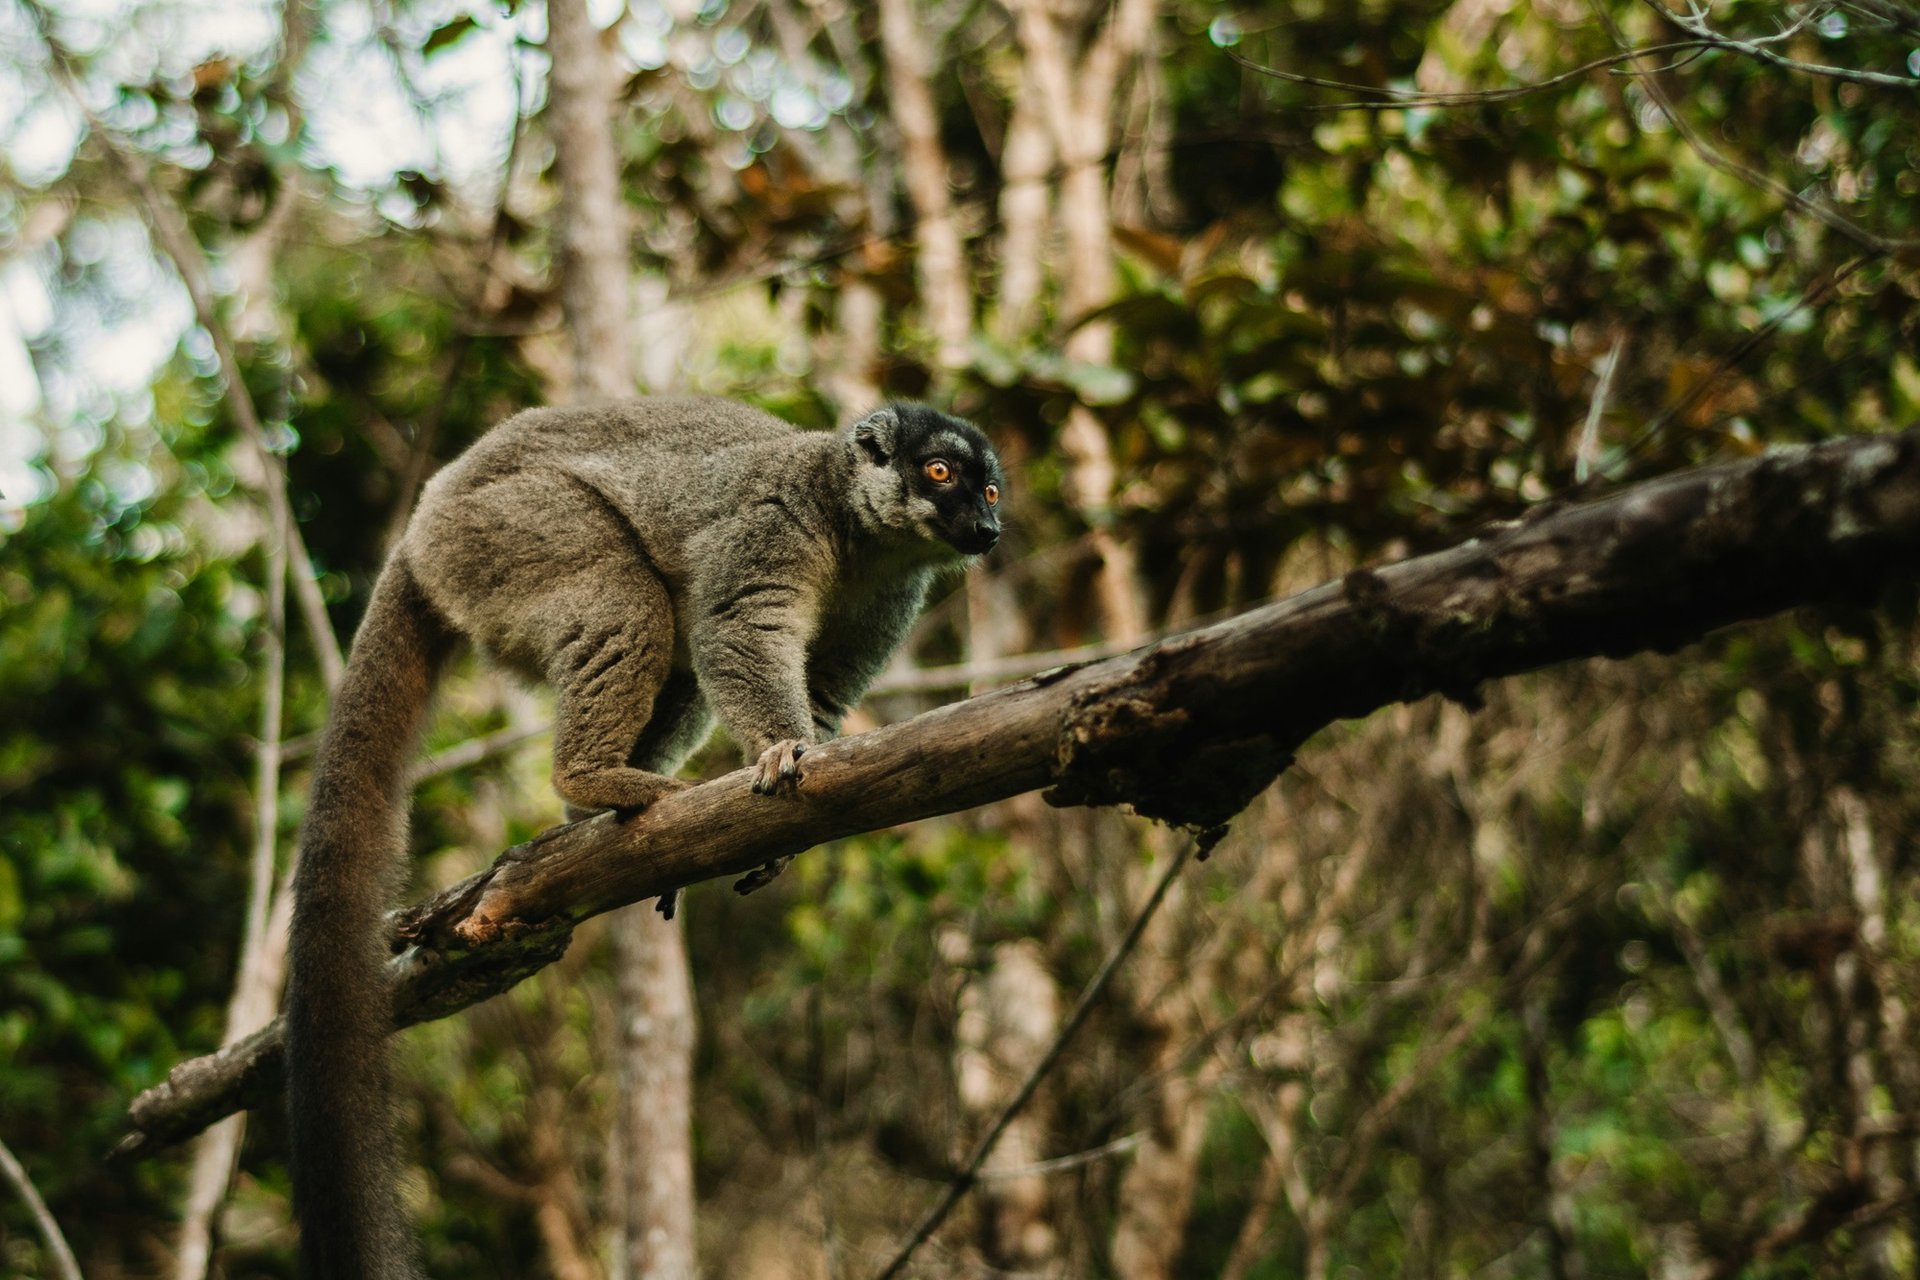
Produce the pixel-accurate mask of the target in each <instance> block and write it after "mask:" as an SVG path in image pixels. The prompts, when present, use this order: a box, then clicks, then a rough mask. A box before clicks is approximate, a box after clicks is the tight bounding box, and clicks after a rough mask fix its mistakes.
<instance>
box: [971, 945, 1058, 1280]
mask: <svg viewBox="0 0 1920 1280" xmlns="http://www.w3.org/2000/svg"><path fill="white" fill-rule="evenodd" d="M1059 1024H1060V997H1059V992H1058V990H1057V989H1056V988H1055V986H1054V983H1053V975H1052V974H1050V973H1048V972H1047V966H1046V963H1045V961H1044V959H1043V958H1042V956H1041V952H1040V948H1039V947H1038V946H1037V945H1036V944H1035V943H1034V942H1032V941H1031V940H1029V939H1022V940H1019V941H1015V942H1003V943H1001V944H999V945H998V946H996V947H994V949H993V960H992V963H991V964H990V965H989V967H988V969H987V972H986V973H985V974H983V975H981V976H980V977H978V978H975V979H973V980H972V981H970V982H968V984H967V986H966V988H965V989H964V990H963V991H962V992H961V995H960V1021H959V1026H958V1027H957V1028H956V1039H957V1041H958V1044H957V1047H956V1050H955V1053H954V1074H955V1075H956V1076H957V1077H958V1079H959V1094H960V1104H961V1106H963V1107H965V1108H966V1110H967V1113H968V1114H969V1115H970V1116H971V1117H972V1118H973V1119H974V1121H975V1125H976V1128H977V1129H980V1130H984V1129H985V1128H986V1126H987V1125H988V1124H990V1123H992V1121H993V1120H994V1118H995V1117H996V1116H998V1115H999V1114H1000V1111H1001V1109H1002V1108H1003V1107H1005V1106H1006V1104H1007V1102H1008V1100H1009V1099H1010V1098H1012V1097H1013V1094H1014V1091H1015V1090H1017V1089H1018V1088H1019V1087H1020V1085H1021V1083H1022V1082H1023V1081H1024V1080H1025V1079H1026V1078H1027V1076H1028V1075H1030V1074H1031V1073H1032V1072H1033V1069H1034V1067H1035V1065H1036V1064H1038V1063H1039V1061H1040V1058H1041V1056H1042V1055H1043V1054H1045V1053H1046V1051H1047V1046H1048V1045H1050V1044H1052V1043H1053V1039H1054V1036H1055V1034H1056V1033H1057V1032H1058V1031H1059ZM1046 1132H1047V1125H1046V1116H1045V1112H1044V1111H1042V1110H1041V1109H1040V1108H1038V1107H1033V1106H1030V1107H1028V1108H1027V1109H1026V1110H1025V1111H1023V1112H1022V1113H1021V1114H1020V1115H1019V1116H1018V1117H1017V1118H1015V1119H1014V1121H1013V1122H1012V1123H1011V1124H1009V1125H1008V1126H1007V1129H1006V1132H1005V1133H1003V1134H1002V1135H1001V1137H1000V1142H999V1144H998V1145H997V1146H995V1147H994V1149H993V1152H992V1154H990V1155H989V1156H988V1157H987V1161H986V1164H985V1165H984V1166H983V1167H982V1173H983V1174H984V1175H985V1176H986V1178H987V1179H988V1180H987V1181H985V1182H983V1183H982V1185H981V1187H980V1190H979V1193H978V1194H979V1196H980V1200H981V1204H982V1206H983V1208H984V1210H985V1212H984V1214H983V1221H982V1224H981V1226H982V1230H981V1237H982V1238H981V1247H982V1249H983V1250H984V1251H985V1253H986V1255H987V1261H988V1262H989V1263H991V1264H992V1265H993V1266H995V1267H998V1268H1000V1269H1002V1270H1013V1271H1020V1272H1027V1273H1033V1272H1040V1273H1044V1274H1051V1273H1052V1272H1051V1268H1049V1267H1048V1265H1047V1264H1048V1263H1049V1262H1050V1261H1052V1260H1053V1258H1054V1254H1055V1249H1056V1246H1057V1244H1058V1235H1057V1234H1056V1233H1055V1231H1054V1229H1053V1226H1052V1221H1051V1220H1052V1216H1053V1215H1052V1213H1051V1204H1050V1197H1049V1195H1048V1191H1047V1180H1046V1178H1045V1177H1044V1176H1041V1175H1037V1174H1028V1175H1026V1176H1023V1177H1005V1176H1002V1177H998V1178H996V1177H994V1175H995V1174H1005V1173H1006V1171H1008V1170H1013V1169H1020V1168H1024V1167H1026V1166H1028V1165H1032V1164H1037V1163H1039V1162H1040V1161H1041V1160H1043V1159H1045V1158H1046V1150H1045V1147H1046ZM962 1154H964V1153H962Z"/></svg>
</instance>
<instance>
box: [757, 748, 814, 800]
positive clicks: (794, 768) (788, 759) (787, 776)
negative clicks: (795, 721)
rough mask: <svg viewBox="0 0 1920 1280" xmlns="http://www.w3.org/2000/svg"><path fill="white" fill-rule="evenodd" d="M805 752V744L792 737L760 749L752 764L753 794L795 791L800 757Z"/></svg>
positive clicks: (797, 783)
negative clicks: (758, 757) (756, 759)
mask: <svg viewBox="0 0 1920 1280" xmlns="http://www.w3.org/2000/svg"><path fill="white" fill-rule="evenodd" d="M806 753H807V744H806V743H804V742H801V741H799V740H798V739H794V738H789V739H787V740H786V741H784V742H776V743H774V744H773V745H772V746H770V747H768V748H767V749H766V750H765V751H762V752H761V753H760V759H759V760H758V761H756V762H755V763H754V766H753V794H755V795H757V796H771V795H779V794H781V793H785V794H787V795H794V794H795V793H797V792H798V791H799V789H800V778H801V773H800V757H801V756H803V755H805V754H806Z"/></svg>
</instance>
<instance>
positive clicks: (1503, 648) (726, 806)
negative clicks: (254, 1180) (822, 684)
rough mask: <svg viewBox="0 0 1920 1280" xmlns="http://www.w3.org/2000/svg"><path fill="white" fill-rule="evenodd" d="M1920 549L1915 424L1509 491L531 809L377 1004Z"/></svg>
mask: <svg viewBox="0 0 1920 1280" xmlns="http://www.w3.org/2000/svg"><path fill="white" fill-rule="evenodd" d="M1917 567H1920V432H1912V431H1910V432H1908V433H1906V434H1904V435H1901V436H1891V437H1862V438H1855V439H1845V440H1835V441H1830V442H1828V443H1824V444H1820V445H1815V446H1807V447H1799V448H1793V449H1785V450H1780V451H1778V452H1775V453H1771V454H1767V455H1765V456H1762V457H1759V458H1754V459H1749V460H1747V461H1743V462H1737V463H1733V464H1730V465H1726V466H1719V467H1709V468H1697V469H1694V470H1690V471H1682V472H1676V473H1674V474H1672V475H1668V476H1664V477H1660V478H1658V479H1654V480H1649V481H1646V482H1644V483H1641V484H1637V485H1632V486H1629V487H1627V488H1624V489H1622V490H1620V491H1618V492H1616V493H1613V494H1611V495H1608V496H1605V497H1602V498H1598V499H1595V500H1592V501H1587V502H1582V503H1578V504H1572V505H1569V504H1562V503H1548V504H1543V505H1542V506H1541V507H1539V508H1537V509H1535V510H1534V511H1533V512H1531V513H1530V514H1529V515H1528V516H1527V517H1525V518H1523V519H1521V520H1518V521H1515V522H1512V523H1508V524H1502V525H1497V526H1492V527H1490V528H1488V529H1486V530H1484V531H1483V532H1482V533H1481V535H1480V536H1478V537H1475V538H1472V539H1469V540H1468V541H1466V542H1463V543H1461V544H1460V545H1458V546H1455V547H1452V548H1449V549H1447V550H1444V551H1439V552H1435V553H1433V554H1431V555H1425V556H1420V557H1417V558H1415V559H1411V560H1406V561H1403V562H1401V563H1398V564H1394V565H1388V566H1385V567H1383V568H1379V569H1365V570H1359V571H1356V572H1354V573H1351V574H1348V575H1347V576H1346V577H1345V578H1343V579H1341V580H1340V581H1338V582H1331V583H1327V584H1325V585H1323V586H1320V587H1317V588H1315V589H1313V590H1311V591H1308V592H1305V593H1303V594H1301V595H1298V596H1295V597H1293V598H1291V599H1289V600H1284V601H1281V602H1279V603H1276V604H1273V605H1269V606H1267V607H1265V608H1261V609H1256V610H1253V611H1251V612H1249V613H1246V614H1243V615H1241V616H1240V617H1237V618H1233V619H1230V620H1228V621H1226V622H1223V623H1219V624H1217V625H1215V626H1212V627H1208V628H1205V629H1204V630H1200V631H1195V632H1191V633H1188V634H1186V635H1183V636H1178V637H1175V638H1173V639H1171V640H1167V641H1165V642H1163V643H1160V644H1156V645H1152V646H1150V647H1148V648H1145V649H1142V650H1139V651H1137V652H1135V653H1132V654H1128V655H1125V656H1122V657H1118V658H1111V659H1108V660H1106V661H1103V662H1097V663H1090V664H1087V665H1085V666H1080V667H1072V668H1064V669H1061V670H1059V671H1055V672H1050V673H1045V674H1042V675H1040V676H1037V677H1034V678H1033V679H1030V680H1027V681H1024V682H1022V683H1020V684H1017V685H1013V686H1011V687H1009V688H1006V689H1000V690H996V691H995V692H992V693H988V694H983V695H981V696H980V697H977V698H973V699H970V700H968V701H965V702H960V703H955V704H953V705H951V706H947V707H942V708H940V709H938V710H935V711H931V712H928V713H927V714H925V715H922V716H919V717H917V718H915V719H913V720H910V721H907V722H905V723H902V724H897V725H891V726H888V727H887V728H884V729H879V730H876V731H874V732H872V733H865V734H861V735H858V736H857V737H852V738H845V739H841V740H839V741H836V742H829V743H825V744H822V745H821V746H819V747H816V748H815V749H814V750H812V751H810V752H808V754H807V772H806V778H805V781H804V784H803V786H802V789H801V792H800V794H799V795H798V796H797V797H793V798H786V797H757V796H754V795H752V793H751V791H750V787H749V783H750V779H751V776H752V775H751V771H749V770H745V769H742V770H738V771H736V772H734V773H731V774H728V775H727V776H725V777H723V778H719V779H716V780H715V781H713V782H709V783H706V784H704V785H702V786H698V787H694V788H691V789H689V790H687V791H684V792H680V793H677V794H674V795H671V796H668V797H667V798H666V799H664V800H662V801H661V802H660V803H659V804H657V805H655V806H653V807H652V808H650V809H648V810H647V811H646V812H644V813H642V814H640V815H639V816H637V817H635V818H633V819H632V820H630V821H627V822H621V821H619V820H618V819H616V818H615V817H614V816H613V815H612V814H601V815H598V816H595V817H593V818H589V819H587V820H585V821H582V822H576V823H571V824H568V825H566V826H563V827H558V828H555V829H554V830H552V831H549V832H546V833H544V834H542V835H541V836H539V837H536V838H535V839H534V840H532V841H529V842H528V843H527V844H524V845H520V846H518V847H516V848H513V849H510V850H508V851H507V852H506V853H504V854H502V855H501V857H500V858H499V860H498V861H496V862H495V864H494V865H493V866H492V867H490V868H488V869H487V870H485V871H483V872H480V873H479V874H477V875H475V876H472V877H470V878H469V879H467V880H466V881H463V882H462V883H460V884H458V885H455V886H453V887H451V888H449V889H448V890H446V891H445V892H443V893H441V894H438V895H436V896H435V897H433V898H432V899H429V900H428V901H426V902H424V903H421V904H419V905H417V906H415V907H411V908H409V909H407V910H405V911H402V912H399V913H398V914H397V915H396V916H395V923H396V927H395V944H396V949H397V950H403V952H404V953H403V954H402V955H401V956H400V957H399V959H398V960H397V961H396V962H395V965H394V977H395V981H396V983H397V986H396V988H395V1000H396V1021H397V1022H398V1023H399V1024H401V1025H406V1024H409V1023H412V1022H417V1021H421V1020H423V1019H425V1018H430V1017H439V1016H443V1015H444V1014H446V1013H450V1012H452V1011H454V1010H455V1009H458V1008H461V1007H464V1006H465V1005H467V1004H471V1003H474V1002H475V1001H477V1000H479V999H483V998H485V997H486V996H488V995H491V994H494V993H496V992H499V991H503V990H505V989H506V988H507V987H509V986H511V985H513V983H514V982H516V981H518V980H519V979H520V978H521V977H524V976H525V975H526V974H527V973H530V972H532V971H533V970H535V969H538V968H539V967H541V965H543V964H545V963H549V962H550V961H551V960H552V959H553V958H554V957H555V956H557V955H558V954H559V953H560V951H562V950H564V949H565V946H566V941H567V938H568V935H569V934H570V933H571V931H572V928H573V926H574V925H575V924H576V923H578V922H579V921H581V920H585V919H587V918H588V917H590V916H594V915H598V914H600V913H602V912H605V911H610V910H613V909H614V908H616V907H620V906H624V905H626V904H628V903H631V902H635V901H638V900H640V899H643V898H650V897H656V896H658V895H660V894H662V893H665V892H668V891H669V890H672V889H677V888H682V887H685V886H687V885H691V884H694V883H697V882H699V881H702V880H708V879H712V878H715V877H718V876H724V875H738V874H741V873H744V872H747V871H750V870H752V869H754V868H756V867H758V866H760V865H762V864H763V863H765V862H766V861H767V860H768V859H770V858H773V857H776V856H781V855H787V854H796V853H800V852H803V851H805V850H806V849H809V848H811V847H813V846H814V845H816V844H820V843H822V842H824V841H827V840H832V839H837V838H839V837H841V836H846V835H852V834H856V833H858V832H863V831H871V830H875V829H877V828H880V827H884V826H889V825H892V824H896V823H901V822H910V821H914V820H916V819H919V818H926V817H932V816H933V815H935V814H940V813H951V812H954V811H955V810H959V809H966V808H972V807H974V806H976V805H981V804H985V803H987V802H989V801H992V800H998V799H1004V798H1006V797H1008V796H1011V795H1016V794H1018V793H1020V792H1023V791H1032V790H1036V789H1039V788H1042V787H1050V788H1051V790H1050V791H1049V792H1048V798H1049V800H1051V801H1052V802H1054V803H1056V804H1114V803H1130V804H1132V805H1133V806H1134V807H1135V808H1136V809H1137V810H1139V811H1140V812H1142V813H1144V814H1147V815H1148V816H1151V817H1157V818H1161V819H1164V820H1166V821H1169V822H1175V823H1182V824H1187V825H1192V826H1198V827H1209V826H1215V825H1218V824H1220V823H1223V822H1225V821H1226V820H1227V819H1228V818H1230V817H1231V816H1232V815H1233V814H1234V813H1236V812H1237V811H1238V810H1239V809H1240V808H1241V807H1242V806H1243V805H1244V804H1245V803H1246V802H1247V801H1248V799H1250V798H1251V797H1252V796H1253V795H1254V794H1256V793H1257V792H1258V791H1259V789H1260V788H1261V787H1263V786H1265V785H1266V783H1267V782H1268V781H1270V780H1271V779H1272V777H1273V776H1274V774H1275V773H1276V772H1277V771H1278V770H1279V769H1281V768H1282V767H1284V765H1285V764H1286V762H1287V761H1288V760H1290V759H1291V757H1292V754H1293V752H1294V751H1295V750H1297V749H1298V748H1299V746H1300V744H1301V743H1303V742H1304V741H1305V740H1306V739H1307V737H1309V736H1310V735H1311V734H1313V733H1314V732H1315V731H1317V730H1318V729H1320V728H1322V727H1324V726H1326V725H1328V724H1330V723H1332V722H1333V721H1336V720H1341V719H1348V718H1352V717H1357V716H1363V715H1366V714H1368V713H1369V712H1371V711H1373V710H1375V709H1377V708H1379V707H1382V706H1386V705H1388V704H1390V703H1393V702H1396V701H1408V700H1412V699H1415V698H1419V697H1423V696H1425V695H1427V694H1431V693H1442V694H1445V695H1448V696H1450V697H1453V698H1456V699H1459V700H1462V701H1465V702H1468V703H1470V704H1471V703H1472V702H1474V701H1475V692H1474V691H1475V689H1476V687H1477V685H1478V684H1479V683H1480V682H1482V681H1484V680H1490V679H1497V678H1499V677H1502V676H1509V675H1514V674H1518V673H1520V672H1524V671H1531V670H1535V669H1537V668H1539V667H1542V666H1546V665H1548V664H1550V663H1555V662H1563V661H1567V660H1570V659H1575V658H1590V657H1614V658H1618V657H1625V656H1627V655H1629V654H1633V653H1637V652H1642V651H1646V650H1659V651H1672V650H1674V649H1677V648H1679V647H1681V646H1683V645H1686V644H1688V643H1691V642H1692V641H1694V640H1697V639H1699V638H1700V637H1701V636H1703V635H1705V634H1706V633H1707V632H1709V631H1711V630H1713V629H1715V628H1717V627H1721V626H1724V625H1726V624H1728V623H1731V622H1736V621H1740V620H1743V619H1748V618H1755V617H1760V616H1763V615H1766V614H1770V613H1775V612H1778V611H1780V610H1782V609H1787V608H1791V607H1793V606H1796V605H1801V604H1807V603H1812V602H1815V601H1823V600H1831V599H1836V598H1850V599H1862V598H1868V597H1870V596H1871V594H1872V593H1873V592H1874V591H1876V590H1878V589H1880V588H1882V587H1884V586H1885V585H1887V584H1889V583H1892V582H1896V581H1911V580H1912V579H1913V578H1914V577H1915V576H1916V568H1917ZM278 1037H279V1030H278V1024H276V1025H275V1026H274V1027H271V1028H269V1029H268V1030H266V1031H264V1032H262V1033H261V1034H260V1035H258V1036H255V1037H252V1038H250V1039H248V1040H246V1041H243V1042H242V1043H241V1044H239V1045H236V1046H234V1047H233V1048H232V1049H230V1050H224V1051H222V1052H221V1053H220V1054H216V1055H213V1056H212V1057H209V1058H202V1059H197V1060H195V1061H192V1062H188V1063H184V1064H182V1065H181V1066H179V1067H177V1068H175V1069H174V1071H173V1073H172V1074H171V1075H170V1076H169V1077H168V1080H167V1081H166V1082H165V1083H164V1084H162V1085H159V1086H157V1087H156V1088H154V1089H152V1090H149V1091H147V1092H146V1093H144V1094H142V1095H141V1096H140V1097H139V1098H137V1099H135V1101H134V1103H133V1106H132V1108H131V1109H130V1117H129V1118H130V1120H131V1122H132V1125H133V1127H134V1129H135V1130H136V1131H137V1132H136V1133H135V1134H134V1135H132V1136H131V1137H130V1138H129V1139H128V1140H127V1141H126V1142H125V1143H123V1144H122V1149H123V1150H126V1151H135V1150H145V1149H150V1148H152V1147H154V1146H157V1145H160V1144H163V1143H168V1142H176V1141H179V1140H180V1139H181V1138H184V1137H187V1136H189V1135H190V1134H192V1133H194V1132H197V1131H198V1130H199V1129H200V1128H202V1127H204V1126H205V1125H206V1124H208V1123H210V1122H212V1121H214V1120H217V1119H219V1118H220V1117H221V1116H223V1115H226V1114H228V1113H229V1112H231V1111H232V1110H234V1109H235V1108H236V1107H238V1106H245V1105H251V1104H252V1103H254V1102H256V1101H259V1100H260V1099H262V1098H263V1097H265V1096H268V1095H269V1094H270V1092H271V1090H272V1088H273V1087H275V1086H274V1083H273V1081H274V1079H275V1078H276V1077H277V1072H278V1062H277V1058H276V1055H277V1053H278V1045H279V1038H278Z"/></svg>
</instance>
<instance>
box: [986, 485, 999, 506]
mask: <svg viewBox="0 0 1920 1280" xmlns="http://www.w3.org/2000/svg"><path fill="white" fill-rule="evenodd" d="M998 501H1000V486H999V485H997V484H990V485H988V486H987V505H988V506H992V505H993V504H994V503H996V502H998Z"/></svg>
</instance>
